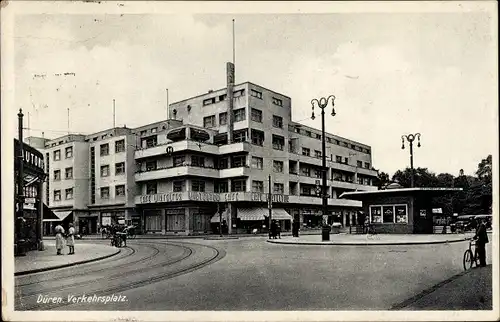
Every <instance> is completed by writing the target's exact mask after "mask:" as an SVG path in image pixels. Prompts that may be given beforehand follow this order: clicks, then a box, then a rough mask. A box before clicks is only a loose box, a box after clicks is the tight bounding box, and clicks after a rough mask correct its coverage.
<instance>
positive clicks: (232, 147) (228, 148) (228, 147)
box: [219, 142, 250, 155]
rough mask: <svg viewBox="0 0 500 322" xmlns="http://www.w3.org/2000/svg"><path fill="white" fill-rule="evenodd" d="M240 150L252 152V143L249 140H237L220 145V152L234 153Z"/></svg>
mask: <svg viewBox="0 0 500 322" xmlns="http://www.w3.org/2000/svg"><path fill="white" fill-rule="evenodd" d="M238 152H250V143H248V142H237V143H231V144H225V145H220V146H219V154H220V155H223V154H232V153H238Z"/></svg>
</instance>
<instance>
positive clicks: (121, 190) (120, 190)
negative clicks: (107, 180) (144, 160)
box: [115, 185, 125, 197]
mask: <svg viewBox="0 0 500 322" xmlns="http://www.w3.org/2000/svg"><path fill="white" fill-rule="evenodd" d="M115 196H116V197H123V196H125V185H119V186H116V187H115Z"/></svg>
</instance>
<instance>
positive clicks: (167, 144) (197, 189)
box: [135, 82, 377, 234]
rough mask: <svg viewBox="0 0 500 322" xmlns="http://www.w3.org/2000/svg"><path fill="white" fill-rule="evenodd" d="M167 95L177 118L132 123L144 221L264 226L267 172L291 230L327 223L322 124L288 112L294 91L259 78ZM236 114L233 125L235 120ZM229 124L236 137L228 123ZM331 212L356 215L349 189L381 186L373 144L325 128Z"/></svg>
mask: <svg viewBox="0 0 500 322" xmlns="http://www.w3.org/2000/svg"><path fill="white" fill-rule="evenodd" d="M233 97H234V98H233V107H232V119H231V118H230V117H229V115H228V114H229V107H228V105H229V104H228V102H227V89H221V90H218V91H209V92H208V93H206V94H203V95H200V96H196V97H193V98H190V99H186V100H183V101H180V102H176V103H173V104H171V105H170V107H169V115H170V118H171V119H170V120H168V121H165V122H159V123H157V124H152V125H148V126H144V127H141V128H138V129H135V134H136V136H137V140H138V141H137V144H138V149H137V150H136V151H135V160H136V165H137V171H136V174H135V182H136V184H137V187H138V194H137V196H136V197H135V206H136V209H137V212H138V213H139V214H140V216H141V223H142V228H143V231H144V232H146V233H160V234H205V233H211V232H216V231H217V229H218V226H219V221H220V219H221V218H222V220H223V222H224V223H225V224H226V225H227V229H228V232H229V233H249V232H250V231H251V230H253V229H255V228H257V229H258V230H265V227H264V226H266V225H267V220H265V216H267V215H268V209H267V203H268V192H269V176H270V177H271V191H272V199H273V205H272V218H273V219H277V220H279V221H280V223H281V226H282V229H284V230H289V229H290V227H291V221H292V220H297V221H300V223H301V227H303V228H307V227H310V228H315V227H319V226H320V225H321V221H322V216H321V215H322V214H321V198H320V197H319V195H318V194H317V188H318V187H319V186H320V185H321V131H320V130H317V129H315V128H311V127H307V126H304V125H301V124H298V123H295V122H292V121H291V99H290V98H289V97H287V96H285V95H282V94H279V93H276V92H274V91H271V90H268V89H266V88H263V87H261V86H258V85H255V84H252V83H249V82H247V83H243V84H239V85H235V86H234V88H233ZM231 121H232V126H231V124H230V123H231ZM229 131H231V132H232V138H233V140H232V143H230V142H228V132H229ZM326 140H327V149H326V151H327V153H328V154H329V155H327V158H328V162H327V166H328V172H327V178H328V192H329V200H328V204H329V214H328V215H329V221H330V223H331V222H333V221H338V222H341V223H342V224H343V225H344V227H345V226H349V225H353V224H355V223H356V211H357V210H360V207H361V203H360V202H358V201H353V200H345V199H338V198H337V196H340V195H341V194H342V193H343V192H347V191H355V190H377V189H376V187H375V186H373V179H374V178H375V177H376V176H377V172H376V171H375V170H373V168H372V164H371V148H370V147H369V146H367V145H365V144H362V143H359V142H354V141H352V140H348V139H345V138H342V137H339V136H336V135H332V134H327V137H326Z"/></svg>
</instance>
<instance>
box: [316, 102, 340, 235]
mask: <svg viewBox="0 0 500 322" xmlns="http://www.w3.org/2000/svg"><path fill="white" fill-rule="evenodd" d="M330 99H331V101H332V114H331V115H332V116H335V96H334V95H330V96H328V97H327V98H324V97H322V98H320V99H319V100H318V99H316V98H315V99H313V100H311V105H312V115H311V119H313V120H314V119H315V118H316V117H315V116H314V102H316V104H317V105H318V107H319V108H320V109H321V158H322V171H321V172H322V178H323V185H322V194H321V197H322V199H323V207H322V209H323V216H328V193H327V192H328V191H327V187H326V172H327V167H326V138H325V108H326V107H327V106H328V102H329V101H330ZM327 224H328V223H327ZM329 239H330V235H329V231H328V235H326V234H325V233H323V240H329Z"/></svg>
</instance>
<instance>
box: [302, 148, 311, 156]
mask: <svg viewBox="0 0 500 322" xmlns="http://www.w3.org/2000/svg"><path fill="white" fill-rule="evenodd" d="M302 155H305V156H310V155H311V149H308V148H302Z"/></svg>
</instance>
